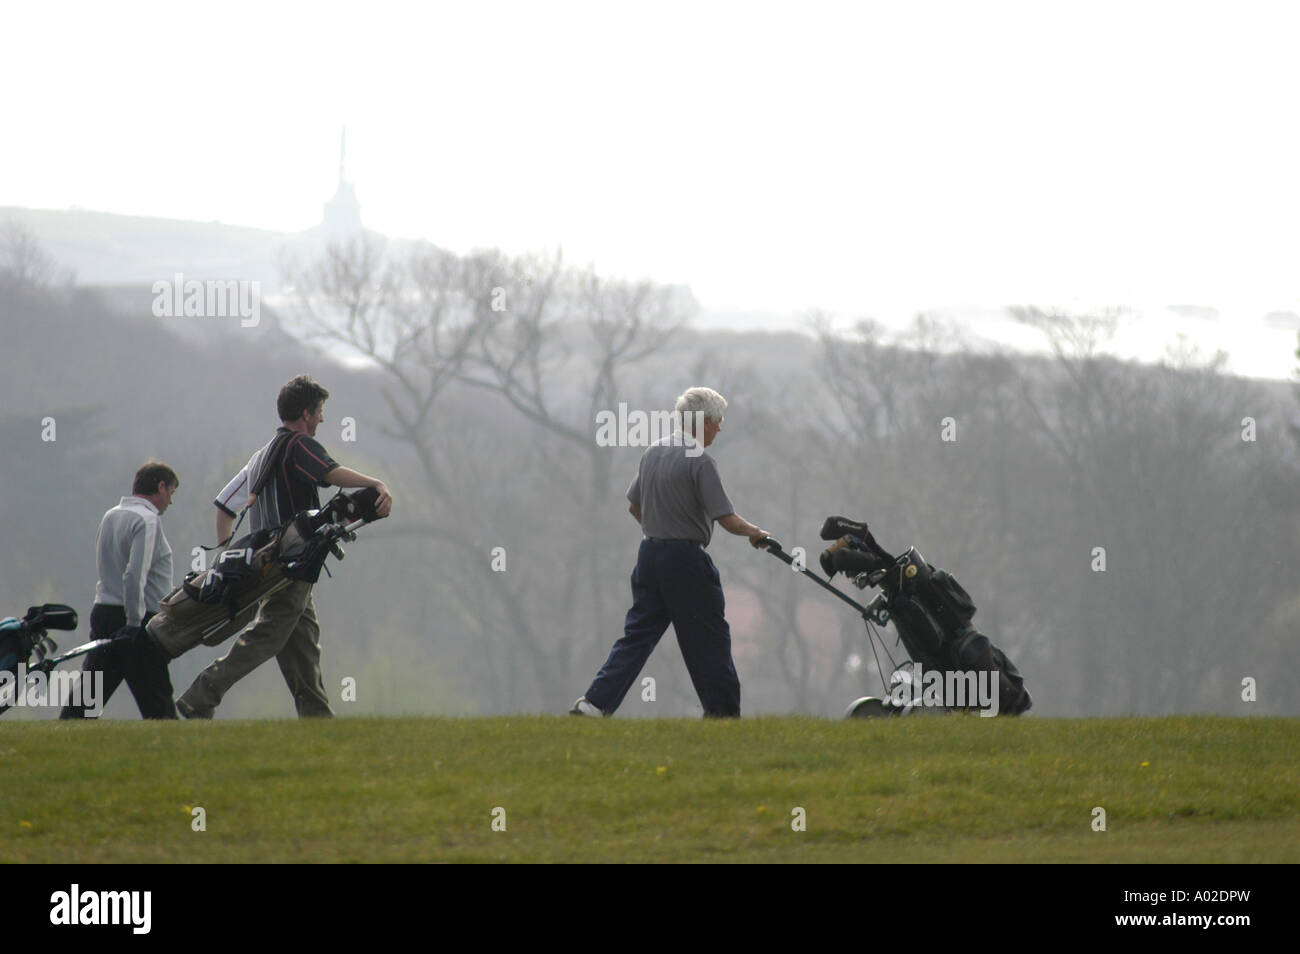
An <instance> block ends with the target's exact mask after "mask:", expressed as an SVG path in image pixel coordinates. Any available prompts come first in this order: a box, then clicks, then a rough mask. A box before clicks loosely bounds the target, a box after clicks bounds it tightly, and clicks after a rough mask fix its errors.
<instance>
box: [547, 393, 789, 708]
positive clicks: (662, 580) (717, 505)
mask: <svg viewBox="0 0 1300 954" xmlns="http://www.w3.org/2000/svg"><path fill="white" fill-rule="evenodd" d="M726 407H727V402H726V400H725V399H724V398H723V397H722V395H721V394H719V393H718V392H717V391H714V390H713V389H712V388H690V389H689V390H687V391H686V392H685V393H684V394H682V395H681V396H680V397H679V398H678V399H677V405H676V411H677V413H678V415H679V416H680V418H681V422H682V430H681V431H679V432H677V433H675V434H672V435H669V436H666V437H664V438H661V439H660V440H658V441H656V442H655V443H653V444H651V445H650V446H649V447H648V448H646V452H645V453H644V454H643V455H641V464H640V466H639V467H638V468H637V474H636V477H635V478H634V479H633V480H632V486H630V487H629V488H628V491H627V499H628V502H629V503H630V504H631V506H629V507H628V511H629V512H630V513H631V514H632V516H633V517H635V518H636V519H637V521H638V522H639V523H640V524H641V530H642V532H643V533H644V534H645V537H644V539H643V540H642V541H641V548H640V550H639V552H638V553H637V561H636V569H635V570H633V571H632V599H633V603H632V608H631V609H630V610H628V611H627V619H626V620H625V621H624V623H623V637H622V638H621V639H620V640H618V641H617V642H616V643H614V646H613V648H612V649H611V650H610V651H609V658H608V659H606V660H605V665H603V666H601V668H600V672H598V673H597V674H596V678H595V679H594V680H593V681H592V683H591V687H590V688H589V689H588V690H587V693H586V695H584V696H583V697H582V698H580V699H579V700H578V701H577V702H575V703H574V704H573V708H572V709H570V710H569V711H570V713H571V714H572V715H591V716H595V715H612V714H613V713H614V710H615V709H617V708H618V707H619V705H620V704H621V703H622V702H623V697H624V696H626V695H627V692H628V690H629V689H630V688H631V687H632V683H633V682H635V681H636V677H637V676H638V675H639V674H640V672H641V668H642V667H643V666H644V665H645V663H646V660H647V659H649V658H650V653H651V652H652V651H653V650H654V648H655V646H656V645H657V644H658V642H659V638H660V637H661V636H663V634H664V631H665V630H666V629H667V628H668V624H669V623H672V625H673V629H674V630H676V632H677V644H678V645H679V646H680V647H681V649H682V658H683V659H684V660H685V661H686V669H687V671H688V672H689V673H690V675H691V682H692V683H693V684H694V686H695V692H696V694H697V695H698V696H699V697H700V704H701V705H702V706H703V707H704V715H705V716H706V717H709V716H739V715H740V679H739V678H738V677H737V676H736V666H735V663H734V662H733V661H732V658H731V629H730V627H728V626H727V620H726V617H725V616H724V614H723V611H724V608H725V605H724V601H723V596H722V581H721V579H720V578H719V576H718V571H717V568H716V567H714V565H713V561H712V560H711V559H709V555H708V553H707V552H706V550H705V548H706V547H707V546H708V545H709V540H710V539H711V538H712V535H713V521H715V520H716V521H717V522H718V523H719V524H720V525H721V526H722V528H723V529H724V530H727V531H728V532H730V533H734V534H736V535H737V536H742V537H749V542H750V543H751V544H753V545H754V546H755V547H757V546H758V545H759V541H760V540H762V539H763V538H764V537H766V536H767V533H766V532H765V531H763V530H760V529H759V528H758V527H756V526H754V525H753V524H752V523H750V522H749V521H747V520H746V519H745V518H744V517H742V516H740V515H739V514H738V513H736V508H735V507H733V506H732V505H731V500H730V499H729V498H728V497H727V492H726V491H725V490H723V489H722V479H721V478H720V477H719V476H718V466H717V464H715V463H714V461H713V458H712V457H710V456H709V455H708V454H706V453H704V448H705V447H708V446H709V445H710V444H712V443H713V441H714V438H716V437H717V436H718V431H720V430H721V429H722V413H723V411H724V410H725V409H726Z"/></svg>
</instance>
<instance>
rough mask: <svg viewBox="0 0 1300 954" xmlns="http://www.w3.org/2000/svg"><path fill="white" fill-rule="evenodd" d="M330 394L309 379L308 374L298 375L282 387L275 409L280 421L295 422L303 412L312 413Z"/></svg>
mask: <svg viewBox="0 0 1300 954" xmlns="http://www.w3.org/2000/svg"><path fill="white" fill-rule="evenodd" d="M329 396H330V393H329V392H328V391H326V390H325V389H324V388H323V387H321V386H320V385H319V384H317V383H316V382H315V381H313V380H312V379H311V375H309V374H300V375H298V376H297V377H296V378H293V379H292V380H290V381H289V383H288V384H286V385H285V386H284V387H282V388H280V396H279V397H278V398H276V401H275V409H276V410H277V411H279V412H280V420H282V421H296V420H298V418H300V417H302V412H303V411H314V410H315V409H316V408H317V407H319V406H320V404H321V402H322V401H324V400H325V399H326V398H327V397H329Z"/></svg>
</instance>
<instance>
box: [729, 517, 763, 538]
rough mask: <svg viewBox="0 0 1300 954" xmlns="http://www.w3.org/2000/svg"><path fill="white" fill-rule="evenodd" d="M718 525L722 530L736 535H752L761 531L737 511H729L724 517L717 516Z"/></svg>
mask: <svg viewBox="0 0 1300 954" xmlns="http://www.w3.org/2000/svg"><path fill="white" fill-rule="evenodd" d="M718 525H719V526H721V527H722V529H723V530H726V531H727V532H728V533H734V534H735V535H736V536H738V537H753V536H754V535H755V534H759V533H762V532H763V531H762V530H760V529H759V528H758V527H756V526H754V525H753V524H752V523H750V522H749V521H748V520H746V519H745V518H744V517H742V516H741V515H740V514H738V513H729V514H727V515H726V516H725V517H719V518H718Z"/></svg>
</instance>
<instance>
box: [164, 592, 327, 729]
mask: <svg viewBox="0 0 1300 954" xmlns="http://www.w3.org/2000/svg"><path fill="white" fill-rule="evenodd" d="M311 588H312V584H310V583H306V582H303V581H300V580H294V581H293V582H291V583H290V584H289V585H288V586H286V587H285V588H284V589H282V590H280V591H279V592H278V593H275V594H273V595H272V596H270V597H269V598H268V599H267V600H266V601H265V602H264V603H263V604H262V605H261V606H260V607H258V610H257V617H256V619H254V620H253V623H252V625H250V626H249V627H248V628H247V629H246V630H244V631H243V633H241V634H240V635H239V638H238V639H236V640H235V644H234V645H233V646H232V647H231V648H230V652H228V653H226V655H224V656H222V657H221V658H220V659H218V660H216V661H215V662H213V663H212V664H210V665H209V666H208V667H207V668H206V669H204V670H203V671H202V672H201V673H199V675H198V677H197V678H196V679H195V680H194V684H193V685H192V686H190V687H189V688H188V689H186V690H185V694H184V695H183V696H181V698H182V699H183V700H184V701H185V702H186V703H187V704H189V705H190V706H191V707H193V708H194V709H196V710H198V711H199V712H208V713H210V712H211V710H213V709H215V708H216V707H217V706H218V705H220V703H221V700H222V698H223V697H224V696H225V694H226V693H227V692H229V691H230V688H231V686H233V685H234V684H235V683H237V682H238V681H239V680H240V679H243V678H244V677H245V676H247V675H248V674H249V673H250V672H252V671H253V670H254V669H256V668H257V667H258V666H260V665H262V663H264V662H266V661H267V660H268V659H270V658H271V657H272V656H274V657H275V661H276V662H277V663H279V664H280V673H281V674H282V675H283V676H284V681H285V684H286V685H287V686H288V687H289V692H290V693H291V694H292V695H293V704H294V708H296V709H297V710H298V715H299V717H301V718H309V717H311V716H332V715H333V714H334V712H333V710H331V709H330V703H329V696H327V695H326V694H325V683H324V681H323V679H322V678H321V671H320V625H319V624H318V622H317V620H316V608H315V607H314V606H313V605H312V601H311Z"/></svg>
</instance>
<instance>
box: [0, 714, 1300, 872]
mask: <svg viewBox="0 0 1300 954" xmlns="http://www.w3.org/2000/svg"><path fill="white" fill-rule="evenodd" d="M1298 753H1300V720H1298V719H1262V718H1260V719H1241V718H1221V717H1169V718H1155V719H1150V718H1128V719H1032V718H1031V719H1021V720H1003V719H999V720H986V719H979V718H976V717H973V716H972V717H962V716H949V717H934V718H916V719H910V720H887V721H886V720H880V721H858V722H830V721H825V720H818V719H811V718H793V717H781V718H756V719H744V720H739V721H728V722H714V721H710V722H705V721H694V720H649V719H629V720H620V719H608V720H593V719H573V718H569V717H555V716H521V717H498V718H476V719H429V718H402V719H370V718H365V719H361V718H358V719H336V720H333V721H329V722H318V721H312V722H295V721H256V722H235V721H221V720H218V721H214V722H208V723H143V722H127V721H122V722H102V723H85V724H71V723H59V722H24V723H17V722H13V723H7V724H0V773H2V774H0V778H2V779H3V781H2V783H0V861H6V862H65V863H67V862H107V861H127V862H155V861H157V862H276V861H295V862H296V861H310V862H374V861H466V862H474V861H521V862H541V861H570V862H579V861H656V862H659V861H663V862H669V861H673V862H676V861H711V862H717V861H723V862H732V861H735V862H824V861H839V862H867V863H880V862H886V861H890V862H940V861H944V862H968V861H981V862H983V861H993V862H1010V861H1033V862H1109V861H1123V862H1144V861H1153V862H1214V861H1232V862H1242V861H1269V862H1295V861H1300V754H1298ZM195 807H202V808H203V809H204V812H205V821H206V830H205V831H194V830H193V828H192V823H193V817H194V816H193V809H194V808H195ZM1097 807H1100V808H1104V809H1105V812H1106V831H1104V832H1100V831H1094V830H1093V820H1094V814H1093V810H1094V808H1097ZM496 808H502V809H504V810H505V811H504V814H505V831H495V830H493V827H492V821H493V809H496ZM795 808H802V809H803V810H804V813H805V816H806V830H805V831H795V830H793V828H792V820H793V819H794V815H793V814H792V811H793V809H795Z"/></svg>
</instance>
